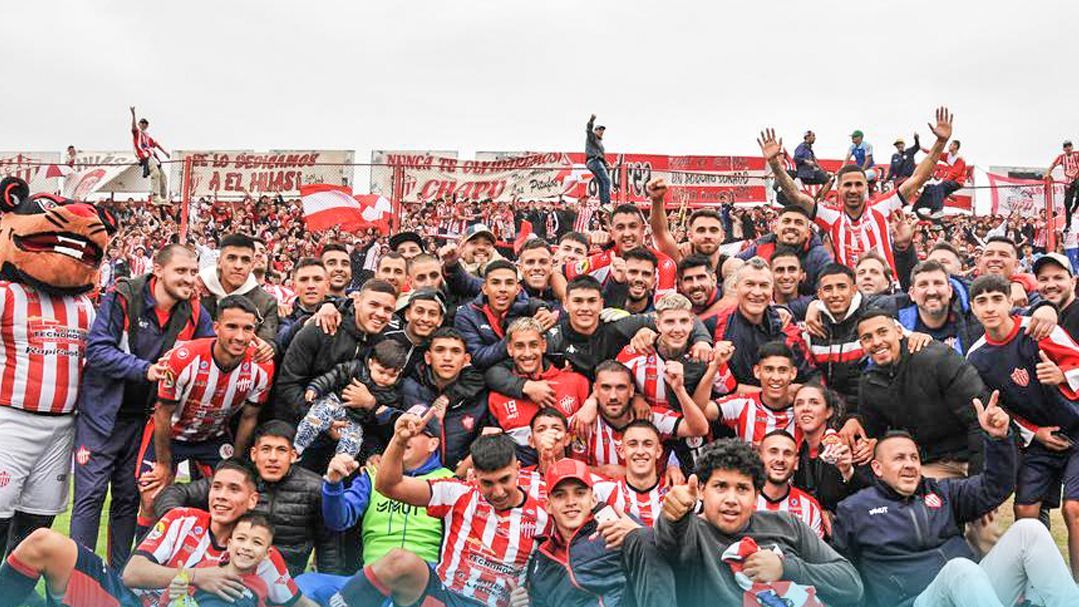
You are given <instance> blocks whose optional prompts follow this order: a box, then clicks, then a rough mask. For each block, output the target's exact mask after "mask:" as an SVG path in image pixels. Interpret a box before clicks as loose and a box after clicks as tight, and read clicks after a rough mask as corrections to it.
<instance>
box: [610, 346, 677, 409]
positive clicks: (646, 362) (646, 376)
mask: <svg viewBox="0 0 1079 607" xmlns="http://www.w3.org/2000/svg"><path fill="white" fill-rule="evenodd" d="M617 360H618V362H620V363H622V364H623V365H625V366H626V368H627V369H629V372H630V374H631V375H632V377H633V383H634V384H636V386H637V393H638V394H640V395H641V396H643V397H644V399H645V400H646V401H648V404H649V405H651V406H653V407H658V408H660V409H674V407H672V406H671V402H670V399H671V398H672V395H670V394H668V393H667V381H666V380H665V379H664V374H665V373H666V371H667V361H666V360H664V358H663V357H662V356H660V355H659V353H658V352H656V351H655V350H653V351H652V352H645V353H642V352H637V351H636V350H633V349H632V348H631V347H630V346H626V347H624V348H622V351H621V352H619V353H618V356H617ZM679 408H681V407H680V406H679Z"/></svg>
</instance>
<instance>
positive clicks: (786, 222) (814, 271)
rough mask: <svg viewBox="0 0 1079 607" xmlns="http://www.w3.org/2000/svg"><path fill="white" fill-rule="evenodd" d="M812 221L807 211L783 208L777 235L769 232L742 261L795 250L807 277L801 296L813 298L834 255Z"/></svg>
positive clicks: (739, 256)
mask: <svg viewBox="0 0 1079 607" xmlns="http://www.w3.org/2000/svg"><path fill="white" fill-rule="evenodd" d="M811 224H812V219H810V217H809V214H807V213H806V211H805V209H803V208H802V207H797V206H788V207H783V210H782V211H781V212H780V213H779V218H778V219H777V220H776V227H775V231H774V232H769V233H768V234H765V235H764V236H762V237H761V238H759V239H757V241H756V242H755V243H753V244H752V245H750V247H749V248H748V249H744V250H743V251H741V252H739V253H738V258H739V259H749V258H751V257H760V258H761V259H769V260H770V259H771V258H772V255H773V254H774V253H775V252H776V251H777V250H780V249H785V250H789V251H793V252H795V253H796V254H797V255H798V261H799V263H800V265H801V267H802V270H803V271H804V272H805V277H804V278H803V279H802V282H801V283H800V284H799V285H798V293H800V294H802V295H812V294H813V293H814V291H816V289H817V276H818V275H819V274H820V271H821V269H822V268H824V266H825V265H826V264H829V263H831V262H832V254H831V253H830V252H828V249H827V248H826V247H825V246H824V243H823V242H821V239H820V236H818V235H817V234H816V233H815V232H814V231H813V228H812V225H811Z"/></svg>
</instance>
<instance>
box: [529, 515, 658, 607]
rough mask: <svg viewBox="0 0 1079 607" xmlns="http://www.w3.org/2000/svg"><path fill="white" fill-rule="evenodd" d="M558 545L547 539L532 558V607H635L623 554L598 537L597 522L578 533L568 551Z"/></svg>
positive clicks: (582, 527) (583, 526)
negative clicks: (627, 585)
mask: <svg viewBox="0 0 1079 607" xmlns="http://www.w3.org/2000/svg"><path fill="white" fill-rule="evenodd" d="M553 533H557V532H553ZM636 534H637V532H631V535H636ZM627 539H628V538H627ZM559 544H561V541H560V538H551V539H548V540H546V541H544V542H543V543H542V544H541V545H540V546H539V548H538V549H537V550H536V551H535V552H534V553H533V554H532V561H531V562H530V563H529V565H528V590H529V596H530V597H531V599H532V607H548V606H550V607H556V606H557V607H563V606H565V607H595V606H598V605H604V606H606V607H617V606H619V605H621V606H625V605H629V604H633V600H632V599H633V593H632V592H626V574H625V571H624V569H623V566H622V551H621V550H611V549H608V548H607V546H606V545H605V544H604V540H603V538H602V537H600V536H598V535H597V534H596V520H595V519H591V520H589V521H588V522H587V523H585V524H584V525H582V526H581V528H580V529H578V530H577V533H575V534H574V535H573V537H572V538H571V539H570V544H569V548H568V550H566V549H565V547H563V546H559Z"/></svg>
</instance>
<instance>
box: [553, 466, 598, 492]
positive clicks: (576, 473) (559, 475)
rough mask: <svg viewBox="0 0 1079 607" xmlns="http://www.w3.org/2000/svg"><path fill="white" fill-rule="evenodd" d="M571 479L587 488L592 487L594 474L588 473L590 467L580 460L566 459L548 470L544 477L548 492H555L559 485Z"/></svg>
mask: <svg viewBox="0 0 1079 607" xmlns="http://www.w3.org/2000/svg"><path fill="white" fill-rule="evenodd" d="M569 479H574V480H578V481H581V483H583V484H584V486H585V487H591V486H592V474H591V473H589V472H588V466H586V465H585V463H584V462H582V461H580V460H575V459H570V458H568V457H565V458H562V459H560V460H558V461H557V462H555V463H554V465H553V466H551V467H550V468H548V469H547V474H546V475H545V476H544V480H545V481H546V483H547V492H548V493H550V492H551V491H554V488H555V487H557V486H558V483H561V482H562V481H565V480H569Z"/></svg>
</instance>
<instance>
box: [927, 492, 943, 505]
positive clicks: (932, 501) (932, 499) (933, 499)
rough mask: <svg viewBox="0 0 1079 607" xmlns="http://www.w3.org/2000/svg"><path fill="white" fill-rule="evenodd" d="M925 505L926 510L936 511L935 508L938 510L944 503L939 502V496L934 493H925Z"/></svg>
mask: <svg viewBox="0 0 1079 607" xmlns="http://www.w3.org/2000/svg"><path fill="white" fill-rule="evenodd" d="M925 505H926V507H927V508H934V509H936V508H940V507H941V506H943V505H944V502H943V501H941V499H940V496H939V495H937V494H936V493H927V494H926V495H925Z"/></svg>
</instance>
